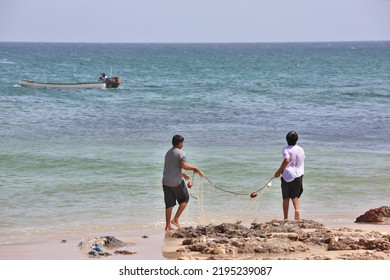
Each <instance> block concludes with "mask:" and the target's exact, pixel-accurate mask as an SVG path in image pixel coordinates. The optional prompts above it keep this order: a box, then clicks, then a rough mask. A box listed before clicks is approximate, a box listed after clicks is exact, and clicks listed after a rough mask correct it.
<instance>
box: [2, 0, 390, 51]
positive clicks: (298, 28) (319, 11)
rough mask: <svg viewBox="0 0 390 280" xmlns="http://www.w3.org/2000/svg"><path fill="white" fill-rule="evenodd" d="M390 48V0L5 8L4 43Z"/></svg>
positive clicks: (168, 0)
mask: <svg viewBox="0 0 390 280" xmlns="http://www.w3.org/2000/svg"><path fill="white" fill-rule="evenodd" d="M318 41H322V42H324V41H328V42H329V41H332V42H334V41H390V0H112V1H109V0H66V1H65V0H2V4H1V6H0V42H98V43H108V42H110V43H112V42H124V43H207V42H211V43H214V42H318Z"/></svg>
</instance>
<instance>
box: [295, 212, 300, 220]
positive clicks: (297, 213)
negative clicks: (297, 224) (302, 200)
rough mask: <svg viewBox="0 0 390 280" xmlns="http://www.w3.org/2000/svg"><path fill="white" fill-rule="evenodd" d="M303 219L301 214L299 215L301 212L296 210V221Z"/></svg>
mask: <svg viewBox="0 0 390 280" xmlns="http://www.w3.org/2000/svg"><path fill="white" fill-rule="evenodd" d="M300 219H301V214H300V213H299V210H295V220H296V221H298V220H300Z"/></svg>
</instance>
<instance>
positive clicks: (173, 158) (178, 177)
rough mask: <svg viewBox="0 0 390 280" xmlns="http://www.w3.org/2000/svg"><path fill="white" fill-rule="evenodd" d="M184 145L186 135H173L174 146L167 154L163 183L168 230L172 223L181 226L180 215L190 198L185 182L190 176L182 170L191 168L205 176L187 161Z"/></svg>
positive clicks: (166, 227) (166, 228)
mask: <svg viewBox="0 0 390 280" xmlns="http://www.w3.org/2000/svg"><path fill="white" fill-rule="evenodd" d="M183 146H184V137H183V136H181V135H175V136H173V137H172V148H171V149H170V150H169V151H168V152H167V153H166V154H165V160H164V172H163V178H162V185H163V191H164V202H165V222H166V226H165V230H166V231H170V230H171V229H172V228H171V224H172V225H174V226H176V227H177V228H180V224H179V218H180V215H181V214H182V213H183V211H184V209H185V208H186V206H187V204H188V201H189V199H190V196H189V194H188V189H187V187H186V184H185V182H184V179H185V180H189V179H190V176H188V175H187V174H186V173H185V172H183V171H182V170H183V169H185V170H191V171H194V172H195V173H198V174H199V176H204V174H203V172H202V171H201V170H200V169H198V168H197V167H195V166H191V165H189V164H188V163H187V158H186V154H185V152H184V151H182V148H183ZM183 178H184V179H183ZM176 201H177V202H178V203H179V208H178V209H177V211H176V214H175V216H174V217H173V219H172V220H171V216H172V210H173V207H174V206H175V205H176Z"/></svg>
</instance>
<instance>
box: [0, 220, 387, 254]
mask: <svg viewBox="0 0 390 280" xmlns="http://www.w3.org/2000/svg"><path fill="white" fill-rule="evenodd" d="M275 222H276V221H274V223H275ZM243 226H249V225H243ZM324 227H325V228H326V231H327V232H328V233H336V234H338V233H340V232H342V233H343V234H346V235H349V236H353V234H355V235H356V234H359V235H361V236H363V235H365V234H371V233H380V234H381V235H382V236H384V237H385V239H386V238H387V245H385V246H388V245H389V244H390V240H389V233H390V225H389V224H368V223H353V224H352V223H351V224H343V225H331V224H327V225H324ZM305 231H306V232H313V231H314V230H313V229H305ZM174 235H175V231H172V232H171V233H166V232H165V231H164V230H163V229H162V230H161V232H157V231H156V232H153V233H150V234H148V235H142V232H137V233H131V234H129V233H117V234H116V235H113V234H112V233H111V234H110V236H114V237H115V238H116V239H119V240H121V241H123V242H125V243H126V244H127V245H125V246H122V247H121V248H104V247H103V248H104V251H105V253H106V255H104V256H103V255H102V256H91V255H89V254H88V252H89V251H90V248H88V246H87V247H86V246H84V247H81V246H79V245H80V242H82V240H83V239H84V240H85V239H86V238H87V236H82V237H80V238H78V237H72V238H69V239H66V240H64V239H61V238H58V239H57V240H53V239H51V240H46V241H42V242H34V243H25V244H13V245H2V246H1V248H0V259H1V260H85V259H101V260H102V259H106V260H177V259H185V260H205V259H252V260H253V259H270V260H278V259H293V260H305V259H330V260H340V259H350V260H354V259H360V260H361V259H371V260H372V259H374V260H375V259H381V260H390V249H389V248H390V246H388V247H387V249H386V248H385V249H384V250H375V249H372V250H370V249H361V248H360V249H359V248H356V250H351V249H348V250H328V246H324V245H321V246H314V245H308V246H307V248H306V249H304V250H296V249H291V251H289V252H282V253H273V254H272V253H268V254H228V253H226V252H224V251H221V252H214V253H213V254H201V253H198V252H191V251H189V250H187V249H185V248H186V246H185V245H182V243H183V240H184V238H175V237H173V236H174ZM274 236H275V235H274ZM274 236H273V237H272V238H271V234H268V237H270V238H268V241H269V242H277V241H276V239H273V238H274ZM370 236H371V235H370ZM354 238H355V239H356V236H355V237H354ZM294 246H295V248H299V247H301V246H300V245H299V244H297V243H296V242H295V245H294V243H292V245H291V247H292V248H293V247H294ZM118 249H120V250H118ZM118 251H120V252H122V253H117V252H118ZM123 252H125V253H123Z"/></svg>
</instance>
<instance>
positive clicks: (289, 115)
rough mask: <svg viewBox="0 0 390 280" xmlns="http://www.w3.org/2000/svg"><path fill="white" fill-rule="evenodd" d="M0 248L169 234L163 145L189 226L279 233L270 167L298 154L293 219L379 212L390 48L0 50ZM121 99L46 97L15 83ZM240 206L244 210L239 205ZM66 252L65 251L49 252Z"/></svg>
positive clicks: (388, 146) (385, 181)
mask: <svg viewBox="0 0 390 280" xmlns="http://www.w3.org/2000/svg"><path fill="white" fill-rule="evenodd" d="M0 70H1V73H2V75H1V77H0V193H1V195H0V207H1V211H0V245H1V244H15V243H21V242H32V241H39V240H44V239H47V238H48V237H49V238H66V237H68V236H80V238H83V237H85V236H86V235H90V234H94V233H96V232H108V233H115V232H118V231H124V232H134V231H137V232H153V231H162V230H163V228H164V203H163V194H162V189H161V176H162V167H163V159H164V154H165V152H166V151H167V150H168V149H169V148H170V146H171V137H172V136H173V135H174V134H176V133H179V134H182V135H183V136H184V137H185V139H186V141H185V146H184V150H185V151H186V152H187V155H188V160H189V163H190V164H192V165H197V166H198V167H200V168H201V169H202V170H203V171H204V173H205V174H206V176H207V178H208V179H210V180H211V181H212V182H213V183H214V184H216V185H217V186H218V187H221V188H223V189H226V190H229V191H234V192H239V193H242V194H243V195H232V194H230V193H226V192H222V191H219V190H216V189H215V188H213V186H212V185H211V184H210V183H209V182H208V181H207V180H205V179H199V178H197V177H195V178H194V188H193V189H191V194H192V198H191V203H190V205H189V207H188V209H187V210H186V212H185V213H184V214H183V217H182V222H183V224H184V225H189V224H197V223H203V224H204V223H211V222H215V223H217V222H235V221H237V220H238V219H241V220H243V221H245V222H251V221H254V220H256V221H268V220H270V219H273V218H277V219H281V218H282V209H281V193H280V186H279V184H280V183H279V180H278V179H277V180H274V181H273V182H272V183H273V186H272V188H269V189H265V192H264V193H262V195H259V196H258V197H257V198H256V199H253V198H250V197H249V194H250V193H251V192H253V191H256V190H258V189H259V188H261V187H262V186H264V184H266V183H267V182H268V180H269V179H270V178H271V177H272V176H273V174H274V172H275V171H276V169H277V168H278V167H279V165H280V163H281V160H282V159H281V149H282V147H283V146H284V145H285V144H286V143H285V135H286V133H287V132H288V131H289V130H296V131H297V132H298V134H299V136H300V139H299V142H298V143H299V144H300V145H301V146H302V147H303V148H304V149H305V152H306V172H305V173H306V174H305V177H304V193H303V195H302V199H301V213H302V214H301V215H302V217H303V218H307V219H314V220H318V221H320V222H324V223H351V224H352V223H353V222H354V220H355V218H356V217H357V216H359V215H361V214H363V213H364V212H365V211H366V210H368V209H370V208H375V207H379V206H382V205H389V202H390V184H389V181H390V175H389V167H390V165H389V163H388V158H389V155H390V143H389V136H390V125H389V123H390V42H370V43H362V42H351V43H304V44H303V43H302V44H287V43H286V44H38V43H37V44H30V43H0ZM102 72H105V73H107V74H112V75H117V76H120V77H121V80H122V84H121V85H120V87H119V88H118V89H106V90H98V89H83V90H54V89H28V88H22V87H20V86H18V81H19V79H21V78H23V79H31V80H38V81H43V82H89V81H96V80H97V79H98V77H99V75H100V74H101V73H102ZM246 194H247V195H246ZM60 236H61V237H60Z"/></svg>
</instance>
